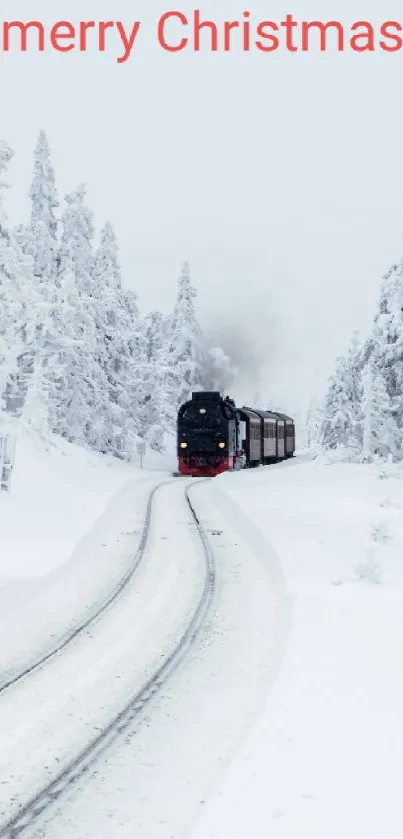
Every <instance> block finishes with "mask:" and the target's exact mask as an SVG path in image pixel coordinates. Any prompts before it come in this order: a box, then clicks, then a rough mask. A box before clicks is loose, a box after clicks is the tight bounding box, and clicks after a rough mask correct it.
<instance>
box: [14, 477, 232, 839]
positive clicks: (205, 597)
mask: <svg viewBox="0 0 403 839" xmlns="http://www.w3.org/2000/svg"><path fill="white" fill-rule="evenodd" d="M165 483H166V482H165ZM198 483H200V481H198ZM160 486H161V485H159V486H158V487H156V488H155V489H154V490H153V492H152V493H151V495H150V499H149V503H148V508H147V516H146V520H145V524H144V531H143V534H142V539H141V543H140V545H139V548H138V551H137V554H136V564H135V565H133V568H132V570H131V575H133V573H134V571H135V568H136V567H137V566H138V564H139V562H140V560H141V558H142V556H143V554H144V552H145V549H146V544H147V538H148V534H149V529H150V522H151V514H152V501H153V498H154V496H155V494H156V492H157V491H158V489H159V488H160ZM191 486H192V484H190V485H189V484H187V485H186V488H185V497H186V503H187V507H188V510H189V512H190V515H191V520H192V522H193V524H194V525H195V526H196V531H197V534H198V537H199V540H200V543H201V545H202V549H203V557H204V580H203V587H202V590H201V593H200V596H199V598H198V601H197V605H196V608H195V609H194V611H193V613H192V614H191V616H190V618H189V620H188V622H187V625H186V626H185V628H184V630H183V631H182V634H181V636H180V638H179V640H178V641H177V642H176V644H175V646H174V648H173V649H172V650H171V651H170V652H169V653H168V654H167V655H166V658H165V660H164V662H163V663H162V664H161V665H160V666H159V667H158V668H157V669H156V670H155V672H154V673H153V674H152V676H151V677H150V678H149V679H148V681H147V682H146V684H145V685H143V686H142V687H141V689H140V690H138V691H137V692H136V694H135V695H133V696H132V697H131V698H130V700H129V701H128V702H127V703H126V706H125V707H124V708H123V709H122V710H121V712H120V713H119V714H118V715H117V716H115V718H114V719H113V720H112V721H111V722H110V723H109V724H108V725H107V726H105V727H104V729H103V730H102V731H101V732H100V733H99V734H98V735H97V736H96V737H95V738H94V739H93V740H92V742H91V743H90V744H88V745H86V747H85V748H83V750H82V751H81V752H80V753H79V754H77V755H76V757H75V758H74V759H73V760H71V761H70V763H69V764H68V765H67V766H66V767H65V768H64V769H63V770H62V771H61V772H60V774H59V775H58V777H56V778H54V779H53V780H52V781H51V782H50V783H48V784H47V785H46V786H44V787H43V789H42V790H41V791H40V792H39V793H38V794H36V795H35V796H34V797H32V798H31V800H29V801H28V802H27V803H26V804H24V805H23V806H22V807H21V808H20V809H19V811H18V813H17V814H15V815H14V816H13V817H12V818H10V819H9V820H8V821H7V822H6V823H5V824H3V825H2V826H0V839H16V837H20V836H22V834H24V833H25V832H26V831H27V830H28V831H29V829H30V828H31V827H33V826H34V824H35V822H36V821H37V820H38V819H39V818H40V816H41V815H42V814H43V813H44V812H45V810H47V808H49V807H50V806H51V805H53V804H54V803H55V802H56V801H57V800H58V799H59V798H60V796H62V795H63V793H64V792H65V791H67V790H68V789H69V788H70V787H71V786H72V785H73V784H74V783H75V782H76V781H77V780H78V779H80V778H81V777H82V776H83V775H84V774H85V773H86V772H87V771H88V770H89V769H90V768H91V767H92V766H93V765H94V764H95V763H96V761H97V760H98V758H99V756H100V755H101V754H102V753H103V752H105V750H106V749H108V748H109V746H110V745H111V744H112V743H113V742H114V741H115V740H116V739H117V738H118V737H119V736H120V735H121V734H122V732H124V731H125V730H126V729H127V728H129V727H130V726H131V725H132V723H133V722H134V720H136V718H138V717H139V716H140V715H141V713H142V712H143V711H144V710H145V708H146V706H147V704H148V703H149V702H150V700H151V699H152V698H153V697H154V695H155V694H156V693H158V691H159V690H160V689H161V687H162V686H163V685H164V684H165V683H166V681H167V680H168V679H169V677H170V676H171V675H172V674H173V673H174V672H175V670H176V669H177V668H178V667H179V666H180V664H181V663H182V661H183V659H184V657H185V656H186V655H187V653H188V651H189V650H190V649H191V647H192V645H193V644H194V642H195V640H196V638H197V636H198V634H199V632H200V630H201V629H202V627H203V625H204V623H205V620H206V617H207V615H208V613H209V610H210V606H211V603H212V599H213V596H214V591H215V580H216V570H215V562H214V555H213V552H212V549H211V546H210V543H209V541H208V539H207V536H206V534H205V532H204V529H203V527H202V525H201V524H200V521H199V519H198V516H197V513H196V510H195V508H194V506H193V504H192V501H191V499H190V495H189V492H190V489H191ZM123 585H124V584H123V581H122V583H121V585H120V589H119V591H121V590H122V588H123ZM118 594H119V592H116V593H115V595H114V598H113V599H116V597H117V596H118ZM110 603H112V598H109V602H108V604H106V605H105V606H104V609H106V608H107V605H110ZM98 614H100V611H98ZM94 620H95V617H93V618H92V621H94ZM76 634H77V633H76ZM66 643H68V641H67V642H66ZM65 645H66V644H64V645H63V646H65ZM60 649H62V647H60ZM54 654H55V653H53V655H54ZM49 658H50V656H49V655H48V656H47V657H46V660H48V659H49ZM36 666H37V667H38V666H39V665H38V664H37V665H36ZM31 672H32V668H31Z"/></svg>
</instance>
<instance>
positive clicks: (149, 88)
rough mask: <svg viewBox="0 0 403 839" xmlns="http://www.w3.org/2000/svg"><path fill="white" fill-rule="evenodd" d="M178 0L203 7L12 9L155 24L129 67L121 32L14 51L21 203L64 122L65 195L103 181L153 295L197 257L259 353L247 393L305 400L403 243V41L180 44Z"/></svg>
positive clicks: (211, 12)
mask: <svg viewBox="0 0 403 839" xmlns="http://www.w3.org/2000/svg"><path fill="white" fill-rule="evenodd" d="M50 6H51V7H52V13H51V16H50V15H49V7H50ZM172 8H174V9H175V8H177V9H179V10H181V11H183V12H185V13H186V12H189V11H191V10H193V9H194V8H195V6H194V5H192V4H191V3H189V2H181V3H178V5H177V6H175V5H173V6H170V5H169V4H168V3H166V4H165V3H164V2H153V1H152V0H148V2H146V0H138V2H136V3H132V2H129V0H113V2H112V0H86V2H78V1H77V0H69V2H53V3H51V4H50V3H49V0H46V2H45V1H44V0H36V2H32V0H31V2H28V0H26V2H21V0H14V2H11V0H6V2H3V3H2V13H3V14H2V20H13V19H14V20H15V19H18V18H19V19H22V20H28V19H32V18H36V19H39V20H45V21H46V20H48V21H49V22H52V23H53V22H55V21H56V20H63V19H65V20H66V19H67V20H72V21H77V20H90V19H92V18H94V19H96V20H108V19H112V20H119V19H120V20H121V21H122V22H125V23H126V24H127V26H128V27H129V24H130V25H131V24H132V22H133V21H135V20H141V21H142V27H143V28H142V31H141V32H140V35H139V38H138V42H137V45H136V47H135V49H134V51H133V54H132V58H131V59H130V60H129V61H128V62H127V63H126V64H123V65H119V64H117V63H116V56H117V54H118V49H119V43H118V40H117V38H116V37H115V39H113V36H111V49H110V51H109V52H107V53H105V54H104V55H97V54H96V52H95V50H94V51H93V52H92V51H91V52H88V53H87V54H85V55H75V54H74V53H69V54H65V55H62V54H54V53H53V54H50V52H47V53H45V54H42V55H38V54H35V52H31V53H30V54H26V55H21V54H20V55H14V56H10V55H1V56H0V62H1V72H2V76H3V84H2V97H1V99H2V136H3V138H4V139H6V140H8V141H9V142H10V143H11V145H12V146H13V147H14V149H15V152H16V157H15V160H14V163H13V166H12V168H11V171H10V175H9V179H8V180H9V181H10V182H11V183H12V187H13V189H12V191H11V190H10V194H9V195H8V208H9V212H10V214H11V216H12V219H13V220H15V221H17V220H23V218H24V217H25V216H26V213H27V209H28V204H27V191H28V188H29V184H30V179H31V172H32V150H33V147H34V145H35V142H36V136H37V133H38V131H39V129H40V128H44V129H45V130H46V132H47V134H48V137H49V141H50V144H51V149H52V159H53V164H54V167H55V171H56V177H57V184H58V188H59V194H60V195H61V196H63V195H64V194H65V193H66V192H67V191H70V190H72V189H74V188H76V186H77V185H78V183H79V182H80V181H85V182H86V183H87V185H88V201H89V204H90V206H91V208H92V209H93V210H94V211H95V214H96V223H97V226H99V225H100V224H102V223H103V222H104V220H106V219H107V218H109V219H110V220H111V221H112V222H113V224H114V225H115V228H116V232H117V235H118V238H119V242H120V246H121V261H122V264H123V268H124V277H125V283H126V284H127V285H128V286H131V287H132V288H134V289H135V290H136V291H137V293H138V295H139V303H140V307H141V309H142V310H143V311H145V310H146V309H149V308H153V307H161V308H162V309H164V310H167V309H168V308H169V307H170V305H171V304H172V302H173V298H174V294H175V291H176V279H177V276H178V273H179V270H180V265H181V262H182V261H183V260H184V259H187V260H189V262H190V264H191V270H192V276H193V281H194V283H195V284H196V286H197V287H198V290H199V303H198V311H199V314H200V318H201V319H202V321H203V323H204V324H207V323H212V325H213V326H214V328H215V330H218V334H220V335H222V336H223V337H225V341H224V348H225V347H226V346H227V347H228V346H231V347H235V350H236V351H237V354H238V355H239V352H240V351H241V353H242V355H243V357H244V358H245V369H246V368H247V367H248V368H250V375H251V379H250V389H249V394H248V388H245V387H244V384H245V376H244V379H243V383H241V384H243V386H242V387H241V388H240V390H239V391H238V390H237V388H235V389H234V395H235V397H236V398H242V397H243V396H245V398H249V399H252V397H253V394H254V393H255V392H256V391H257V390H258V391H260V393H261V394H262V396H263V398H264V397H265V396H266V395H269V394H272V395H273V398H274V399H275V400H276V401H279V400H282V401H283V403H284V408H285V409H287V410H291V409H292V410H294V408H298V407H299V406H300V405H304V404H305V403H306V401H307V400H308V399H309V397H310V395H311V393H312V391H315V390H317V389H318V388H320V387H321V386H322V384H323V381H324V380H325V379H326V377H327V375H328V374H330V373H331V372H332V365H333V360H334V357H335V355H336V354H337V353H339V352H343V351H344V350H345V348H346V344H347V343H348V341H349V339H350V335H351V332H352V330H353V329H354V328H356V327H358V328H361V327H362V328H364V329H365V328H366V327H367V326H368V324H369V323H370V320H371V318H372V315H373V311H374V306H375V302H376V298H377V293H378V289H379V282H380V277H381V275H382V273H383V272H384V271H385V270H387V268H388V267H389V264H390V263H391V262H392V261H393V260H394V259H396V258H397V257H399V255H400V251H401V250H402V251H403V201H402V194H403V190H402V187H403V167H402V108H401V95H402V89H403V58H402V54H400V53H395V54H387V53H382V52H381V51H379V52H377V53H375V54H373V55H369V54H366V55H363V54H361V55H360V54H353V53H348V52H347V53H344V54H337V53H336V52H335V51H334V50H333V51H332V52H329V53H327V54H325V55H323V54H322V55H321V54H320V53H319V52H318V51H317V50H314V51H313V52H311V53H310V54H303V55H301V54H299V55H298V54H290V53H287V52H286V51H285V50H282V51H279V52H276V53H272V54H263V53H259V52H257V51H256V52H251V53H249V54H247V53H242V52H241V51H240V50H236V49H234V51H233V52H232V53H229V54H228V53H227V54H224V53H221V54H211V53H209V52H208V51H204V52H201V53H199V54H195V53H194V52H191V51H189V50H188V51H184V52H182V53H178V54H176V55H174V54H169V53H165V52H164V51H163V50H162V49H161V48H160V47H159V46H158V43H157V39H156V35H155V31H156V22H157V20H158V17H159V16H160V14H162V13H163V12H165V11H167V10H169V9H172ZM200 8H201V11H202V12H203V14H204V15H205V17H209V16H210V17H211V18H212V19H213V20H219V19H220V18H221V19H223V18H225V17H228V18H230V19H236V18H239V17H240V16H241V15H242V12H243V11H244V9H248V10H249V11H250V12H251V20H252V21H253V20H262V19H271V20H281V19H282V18H283V17H284V16H285V15H286V14H287V13H293V14H294V16H295V17H296V18H299V19H315V18H317V19H321V20H323V19H325V20H331V19H334V18H336V19H338V20H340V21H342V22H344V23H345V24H346V25H348V24H349V23H351V22H352V21H354V20H359V19H366V20H372V21H374V22H375V23H376V22H377V21H379V20H380V19H382V20H388V19H395V20H399V19H400V20H401V21H402V23H403V8H402V7H401V5H400V4H399V3H398V2H397V0H393V2H389V3H387V4H385V7H384V10H383V11H382V10H381V11H380V10H379V8H380V4H379V3H375V2H374V0H367V1H366V2H357V0H350V2H348V3H347V2H346V0H339V2H338V3H327V4H324V3H323V2H313V0H304V2H301V0H294V3H293V4H291V3H290V4H286V3H285V2H277V0H271V2H270V3H262V2H260V3H258V2H257V0H254V2H250V3H249V4H246V3H245V4H240V3H239V2H236V0H221V2H220V3H214V2H212V0H207V2H205V3H204V4H203V5H202V4H200ZM217 9H218V10H219V11H217ZM399 15H400V18H399ZM262 356H263V358H262ZM260 364H261V367H260V370H259V365H260ZM259 379H260V381H259Z"/></svg>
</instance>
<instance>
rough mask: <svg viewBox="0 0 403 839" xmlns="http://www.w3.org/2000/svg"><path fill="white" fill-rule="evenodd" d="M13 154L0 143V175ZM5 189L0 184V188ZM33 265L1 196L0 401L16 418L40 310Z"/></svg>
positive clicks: (20, 407) (29, 367)
mask: <svg viewBox="0 0 403 839" xmlns="http://www.w3.org/2000/svg"><path fill="white" fill-rule="evenodd" d="M13 155H14V152H13V150H12V149H11V147H10V146H9V145H8V143H5V142H1V143H0V176H2V175H3V174H4V173H5V172H6V171H7V168H8V165H9V163H10V161H11V159H12V157H13ZM6 187H7V184H6V183H4V182H1V183H0V189H4V188H6ZM39 308H40V307H39V304H38V300H37V297H36V294H35V288H34V285H33V278H32V263H31V262H30V260H29V258H27V257H25V256H24V254H23V252H22V250H21V248H20V246H19V244H18V242H17V240H16V238H15V236H14V234H13V233H12V232H11V231H10V229H9V227H8V219H7V214H6V212H5V209H4V204H3V200H2V196H1V194H0V399H1V409H2V410H3V411H6V412H8V413H11V414H14V415H17V416H19V415H20V414H21V410H22V406H23V403H24V400H25V397H26V393H27V387H28V380H29V375H30V372H31V371H32V365H33V356H34V343H35V323H36V317H37V315H38V309H39Z"/></svg>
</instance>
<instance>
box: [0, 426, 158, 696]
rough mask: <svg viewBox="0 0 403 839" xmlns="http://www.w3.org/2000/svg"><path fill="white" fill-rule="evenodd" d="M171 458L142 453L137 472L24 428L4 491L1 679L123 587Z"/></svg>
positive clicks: (0, 514) (0, 517) (0, 500)
mask: <svg viewBox="0 0 403 839" xmlns="http://www.w3.org/2000/svg"><path fill="white" fill-rule="evenodd" d="M168 463H169V458H166V459H165V460H164V459H163V458H162V457H161V456H159V455H155V454H151V455H146V458H145V464H146V465H147V466H148V469H147V470H146V469H144V470H140V469H138V468H134V467H129V466H128V465H127V464H123V463H120V462H119V461H114V460H113V459H112V458H102V457H100V456H96V455H95V454H93V453H90V452H87V451H85V450H84V449H80V448H78V447H76V446H71V445H68V444H66V445H64V446H63V445H61V444H60V443H58V442H57V440H56V438H55V440H54V445H51V446H49V447H48V448H45V447H44V444H43V443H42V442H41V441H40V440H38V438H35V437H34V436H32V435H30V434H26V433H24V432H23V431H21V432H20V433H19V436H18V441H17V448H16V460H15V467H14V471H13V475H12V480H11V487H10V491H9V492H8V493H7V492H4V491H3V492H2V493H1V495H0V533H1V552H0V633H1V637H3V638H7V644H2V645H1V649H0V682H1V683H3V681H4V680H5V679H6V678H8V677H9V676H11V675H14V674H15V673H16V672H17V671H18V670H19V669H20V668H21V667H22V666H23V665H24V664H26V663H27V662H31V661H33V660H34V659H36V657H37V656H38V655H39V654H40V653H43V652H45V651H46V650H47V649H48V648H49V645H50V644H53V645H54V643H55V638H56V639H57V638H58V637H59V638H61V637H63V636H64V635H65V633H66V632H67V631H68V630H71V629H72V628H74V626H76V625H77V624H78V622H79V621H81V620H83V618H84V617H85V616H86V615H88V614H90V613H91V611H92V610H93V609H94V606H95V605H96V604H97V603H100V602H101V601H102V599H104V598H105V597H106V596H107V595H108V593H109V592H110V591H111V589H112V588H113V587H114V585H116V584H117V583H118V581H119V580H120V579H121V577H122V576H123V574H124V572H125V571H126V570H127V568H128V567H129V564H130V562H131V561H132V559H133V556H134V553H135V547H136V538H137V535H138V534H139V533H140V529H141V525H142V522H143V520H144V516H145V509H146V503H147V499H148V495H149V493H150V491H151V489H152V487H153V486H154V485H156V484H157V483H159V481H160V480H161V479H162V478H166V477H167V475H168V474H169V473H168V472H167V471H166V470H164V471H163V469H162V466H167V465H168ZM153 464H157V465H160V464H161V465H160V469H159V471H158V470H157V468H156V465H154V466H153ZM150 466H151V468H150ZM152 467H153V468H152ZM133 483H134V487H135V490H134V488H133Z"/></svg>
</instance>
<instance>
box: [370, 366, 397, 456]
mask: <svg viewBox="0 0 403 839" xmlns="http://www.w3.org/2000/svg"><path fill="white" fill-rule="evenodd" d="M363 421H364V435H363V457H364V458H365V459H366V460H370V459H372V458H373V456H374V455H375V456H379V457H383V458H385V457H388V456H389V455H391V456H392V457H393V458H396V456H397V454H398V451H399V448H400V446H399V443H400V438H401V433H400V432H399V429H398V428H397V425H396V421H395V418H394V416H393V409H392V404H391V400H390V397H389V394H388V392H387V389H386V384H385V381H384V378H383V374H382V373H381V372H380V371H379V370H377V369H376V367H375V365H374V364H373V363H371V362H369V363H368V364H367V365H366V367H365V369H364V372H363Z"/></svg>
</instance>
